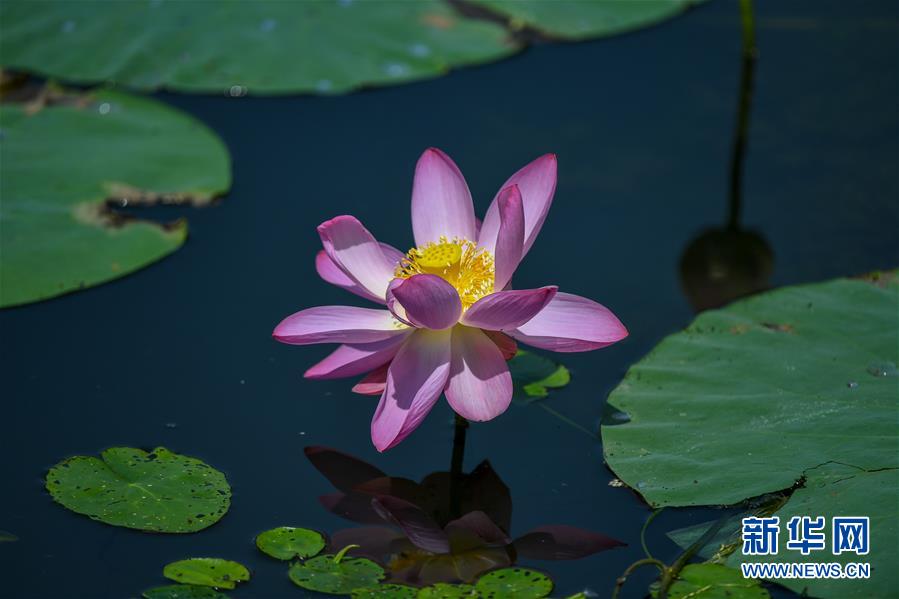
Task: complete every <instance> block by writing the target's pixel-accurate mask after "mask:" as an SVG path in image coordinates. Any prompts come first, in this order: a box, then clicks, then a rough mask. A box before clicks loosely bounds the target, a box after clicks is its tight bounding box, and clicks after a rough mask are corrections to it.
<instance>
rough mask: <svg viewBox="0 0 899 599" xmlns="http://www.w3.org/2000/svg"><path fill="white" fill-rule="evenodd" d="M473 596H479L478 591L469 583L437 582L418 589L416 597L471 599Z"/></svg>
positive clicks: (420, 598) (421, 598)
mask: <svg viewBox="0 0 899 599" xmlns="http://www.w3.org/2000/svg"><path fill="white" fill-rule="evenodd" d="M475 597H480V593H478V591H477V589H475V588H474V587H473V586H471V585H470V584H449V583H446V582H438V583H436V584H433V585H431V586H429V587H425V588H423V589H420V590H419V591H418V599H466V598H469V599H473V598H475Z"/></svg>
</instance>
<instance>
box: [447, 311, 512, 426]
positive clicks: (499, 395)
mask: <svg viewBox="0 0 899 599" xmlns="http://www.w3.org/2000/svg"><path fill="white" fill-rule="evenodd" d="M446 399H447V401H449V404H450V406H452V408H453V410H455V411H456V413H457V414H459V415H460V416H462V417H463V418H466V419H468V420H474V421H476V422H482V421H485V420H491V419H493V418H495V417H497V416H499V415H500V414H502V413H503V412H505V411H506V408H508V407H509V403H510V402H511V401H512V375H511V374H509V367H508V366H506V360H505V359H504V358H503V354H502V352H500V351H499V348H497V347H496V345H495V344H494V343H493V342H492V341H491V340H490V339H489V338H488V337H487V335H485V334H484V333H483V332H482V331H479V330H478V329H473V328H470V327H464V326H460V327H455V328H454V329H453V343H452V363H451V366H450V375H449V381H448V382H447V384H446Z"/></svg>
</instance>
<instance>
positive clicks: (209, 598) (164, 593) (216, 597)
mask: <svg viewBox="0 0 899 599" xmlns="http://www.w3.org/2000/svg"><path fill="white" fill-rule="evenodd" d="M142 596H143V598H144V599H228V595H225V594H224V593H219V592H218V591H216V590H215V589H210V588H209V587H203V586H198V585H195V584H170V585H168V586H164V587H155V588H152V589H147V590H146V591H144V592H143V595H142Z"/></svg>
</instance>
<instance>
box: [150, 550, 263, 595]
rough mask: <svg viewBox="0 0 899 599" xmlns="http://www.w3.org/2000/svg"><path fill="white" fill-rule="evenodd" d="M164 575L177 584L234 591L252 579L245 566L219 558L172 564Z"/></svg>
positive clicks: (193, 559) (187, 560) (197, 559)
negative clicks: (242, 583) (238, 585)
mask: <svg viewBox="0 0 899 599" xmlns="http://www.w3.org/2000/svg"><path fill="white" fill-rule="evenodd" d="M162 575H163V576H165V577H166V578H168V579H170V580H174V581H175V582H181V583H185V584H189V585H200V586H206V587H214V588H217V589H233V588H234V587H235V586H236V585H237V583H238V582H246V581H248V580H249V579H250V571H249V570H247V568H246V567H245V566H244V565H243V564H239V563H237V562H232V561H229V560H225V559H220V558H217V557H194V558H190V559H184V560H180V561H177V562H172V563H171V564H168V565H167V566H166V567H165V568H163V570H162Z"/></svg>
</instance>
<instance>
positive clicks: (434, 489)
mask: <svg viewBox="0 0 899 599" xmlns="http://www.w3.org/2000/svg"><path fill="white" fill-rule="evenodd" d="M306 457H307V458H308V459H309V461H310V462H312V465H313V466H315V468H316V469H318V471H319V472H321V473H322V474H323V475H325V477H327V479H328V480H329V481H331V483H332V484H333V485H334V487H335V488H336V489H337V492H336V493H333V494H330V495H324V496H322V497H320V498H319V500H320V501H321V503H322V505H323V506H324V507H325V508H326V509H328V510H329V511H330V512H332V513H334V514H336V515H338V516H340V517H341V518H345V519H347V520H352V521H353V522H358V523H360V524H366V525H367V526H363V527H358V528H350V529H345V530H341V531H338V532H336V533H334V534H333V535H332V536H331V549H335V548H336V549H339V548H341V547H345V546H346V545H349V544H357V545H359V546H360V549H358V550H355V551H354V553H356V554H357V555H365V556H368V557H372V558H375V559H377V560H379V561H381V562H383V563H385V564H386V565H387V567H388V572H389V574H390V577H391V579H392V580H394V581H403V582H410V583H419V584H431V583H434V582H451V581H458V580H461V581H464V582H470V581H472V580H473V579H474V578H476V577H477V576H478V575H479V574H481V573H483V572H485V571H487V570H490V569H492V568H496V567H502V566H510V565H512V564H514V563H515V561H516V560H517V559H518V558H529V559H540V560H567V559H578V558H581V557H586V556H588V555H592V554H594V553H598V552H600V551H604V550H606V549H612V548H614V547H619V546H622V545H624V543H622V542H620V541H617V540H615V539H612V538H609V537H607V536H605V535H601V534H598V533H594V532H590V531H586V530H581V529H578V528H574V527H571V526H564V525H554V526H541V527H538V528H535V529H533V530H531V531H529V532H527V533H526V534H524V535H522V536H520V537H518V538H515V539H514V540H513V539H512V538H511V537H510V536H509V534H508V532H509V530H510V527H511V519H512V498H511V495H510V493H509V488H508V487H507V486H506V485H505V483H503V481H502V480H501V479H500V478H499V476H498V475H497V474H496V472H495V471H494V470H493V468H492V467H491V466H490V464H489V462H487V461H483V462H481V463H480V464H479V465H478V466H477V467H476V468H475V469H474V470H472V471H471V472H470V473H468V474H458V475H453V474H452V473H450V472H434V473H431V474H429V475H427V476H426V477H425V478H424V479H422V481H421V482H420V483H417V482H414V481H412V480H409V479H406V478H398V477H391V476H387V475H386V474H385V473H384V472H382V471H381V470H379V469H378V468H376V467H375V466H372V465H371V464H368V463H366V462H363V461H361V460H359V459H357V458H355V457H353V456H350V455H347V454H345V453H342V452H339V451H337V450H335V449H329V448H325V447H307V448H306ZM454 477H455V480H454Z"/></svg>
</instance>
